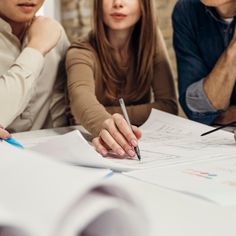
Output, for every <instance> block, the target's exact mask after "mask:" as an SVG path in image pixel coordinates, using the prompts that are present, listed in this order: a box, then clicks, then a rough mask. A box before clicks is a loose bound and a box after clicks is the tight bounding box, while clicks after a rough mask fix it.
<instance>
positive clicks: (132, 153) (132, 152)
mask: <svg viewBox="0 0 236 236" xmlns="http://www.w3.org/2000/svg"><path fill="white" fill-rule="evenodd" d="M128 154H129V156H131V157H134V156H135V155H136V154H135V152H134V151H133V150H129V151H128Z"/></svg>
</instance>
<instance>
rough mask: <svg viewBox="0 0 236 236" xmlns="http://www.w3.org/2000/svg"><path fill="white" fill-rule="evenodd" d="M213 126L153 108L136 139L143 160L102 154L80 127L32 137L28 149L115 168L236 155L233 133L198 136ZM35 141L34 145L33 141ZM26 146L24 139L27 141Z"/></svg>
mask: <svg viewBox="0 0 236 236" xmlns="http://www.w3.org/2000/svg"><path fill="white" fill-rule="evenodd" d="M211 129H212V127H210V126H206V125H203V124H200V123H197V122H193V121H190V120H187V119H184V118H181V117H178V116H174V115H171V114H168V113H165V112H161V111H158V110H152V113H151V115H150V117H149V119H148V121H147V122H146V123H145V124H144V125H143V126H142V127H141V130H142V139H141V141H140V142H139V147H140V151H141V156H142V161H141V162H140V161H138V160H137V159H117V158H102V156H101V155H100V154H98V153H97V152H96V151H95V150H94V149H93V147H91V146H90V145H89V144H88V143H87V142H86V140H85V139H84V138H83V137H82V135H81V134H80V133H79V131H73V132H70V133H68V134H65V135H59V136H57V137H53V138H50V139H49V138H48V137H46V140H43V139H42V140H40V142H39V143H38V144H37V140H36V141H34V140H31V141H30V142H31V145H30V146H31V149H32V150H34V151H37V152H40V153H44V154H47V155H49V156H51V157H53V158H55V159H56V160H62V161H65V162H68V163H72V164H76V165H82V166H91V167H99V168H110V169H112V170H116V171H131V170H141V169H149V168H157V167H164V166H169V165H177V164H183V163H186V164H187V163H192V162H199V161H207V160H215V159H220V158H224V157H233V156H235V155H236V145H235V141H234V137H233V134H232V133H229V132H226V131H218V132H216V133H215V134H214V133H213V134H211V135H208V136H204V137H201V136H200V135H201V133H204V132H206V131H208V130H211ZM32 143H34V145H32ZM26 146H27V143H26Z"/></svg>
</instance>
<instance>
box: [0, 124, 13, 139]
mask: <svg viewBox="0 0 236 236" xmlns="http://www.w3.org/2000/svg"><path fill="white" fill-rule="evenodd" d="M10 137H11V135H10V134H9V133H8V132H7V131H6V130H5V129H4V128H3V127H2V126H1V125H0V139H7V138H10Z"/></svg>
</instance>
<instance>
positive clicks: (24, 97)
mask: <svg viewBox="0 0 236 236" xmlns="http://www.w3.org/2000/svg"><path fill="white" fill-rule="evenodd" d="M43 64H44V57H43V55H42V54H41V53H40V52H38V51H37V50H35V49H33V48H25V49H24V50H23V51H22V52H21V54H20V55H19V57H18V58H17V59H16V60H15V62H14V63H13V64H12V65H11V66H10V67H9V69H8V71H6V72H5V73H4V74H1V75H0V124H2V125H3V126H4V127H7V126H8V125H9V124H10V123H11V122H12V121H13V120H14V119H15V118H16V117H17V116H18V115H19V114H21V112H22V111H23V110H24V109H25V108H26V106H27V104H28V102H29V100H30V98H31V96H32V93H33V85H34V82H35V80H36V78H37V77H38V76H39V74H40V72H41V70H42V68H43Z"/></svg>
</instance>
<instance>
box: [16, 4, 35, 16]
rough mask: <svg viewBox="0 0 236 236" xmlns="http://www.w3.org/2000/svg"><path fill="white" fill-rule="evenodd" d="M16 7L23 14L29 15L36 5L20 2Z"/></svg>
mask: <svg viewBox="0 0 236 236" xmlns="http://www.w3.org/2000/svg"><path fill="white" fill-rule="evenodd" d="M17 6H18V7H19V8H20V9H21V10H22V11H23V12H24V13H31V12H32V11H33V10H34V8H35V7H36V4H35V3H32V2H22V3H18V4H17Z"/></svg>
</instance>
